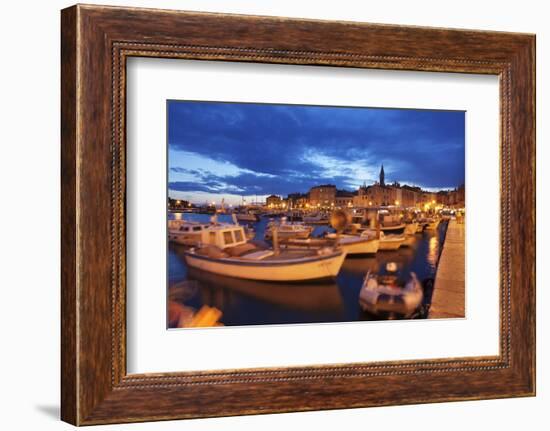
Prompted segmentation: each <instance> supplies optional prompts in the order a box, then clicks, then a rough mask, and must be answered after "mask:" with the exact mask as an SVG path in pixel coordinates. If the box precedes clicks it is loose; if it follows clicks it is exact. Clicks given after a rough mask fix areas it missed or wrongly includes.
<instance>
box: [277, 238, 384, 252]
mask: <svg viewBox="0 0 550 431" xmlns="http://www.w3.org/2000/svg"><path fill="white" fill-rule="evenodd" d="M378 243H379V241H378V240H377V239H376V238H366V237H360V236H351V235H341V236H340V237H339V238H338V239H337V238H336V234H328V235H327V236H326V237H325V238H308V239H288V240H281V244H282V245H283V246H284V247H286V248H304V247H305V248H319V247H326V246H336V247H340V248H342V249H343V250H344V251H345V252H346V254H347V256H352V255H369V254H376V252H377V251H378Z"/></svg>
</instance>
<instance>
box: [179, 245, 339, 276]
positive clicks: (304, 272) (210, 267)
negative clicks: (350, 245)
mask: <svg viewBox="0 0 550 431" xmlns="http://www.w3.org/2000/svg"><path fill="white" fill-rule="evenodd" d="M345 258H346V253H345V252H343V251H338V252H334V253H331V254H329V255H325V256H313V257H305V258H298V259H292V260H270V261H250V262H248V261H245V260H243V259H237V258H211V257H207V256H202V255H198V254H195V253H193V252H191V251H189V252H186V253H185V262H186V263H187V265H189V266H190V267H192V268H197V269H201V270H203V271H207V272H211V273H214V274H219V275H224V276H226V277H234V278H242V279H246V280H261V281H282V282H299V281H307V280H319V279H326V278H333V277H336V275H337V274H338V272H339V271H340V267H341V266H342V263H343V262H344V259H345Z"/></svg>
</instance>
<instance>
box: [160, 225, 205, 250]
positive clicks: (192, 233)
mask: <svg viewBox="0 0 550 431" xmlns="http://www.w3.org/2000/svg"><path fill="white" fill-rule="evenodd" d="M210 227H211V223H198V222H192V221H187V220H168V240H169V241H171V242H174V243H176V244H181V245H197V244H198V243H199V242H200V240H201V235H202V232H203V231H204V230H207V229H208V228H210Z"/></svg>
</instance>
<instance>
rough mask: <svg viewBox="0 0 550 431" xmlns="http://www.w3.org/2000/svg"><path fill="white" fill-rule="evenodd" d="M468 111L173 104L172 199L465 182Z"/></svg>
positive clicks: (233, 200)
mask: <svg viewBox="0 0 550 431" xmlns="http://www.w3.org/2000/svg"><path fill="white" fill-rule="evenodd" d="M464 121H465V113H464V112H462V111H435V110H408V109H379V108H348V107H330V106H322V107H320V106H307V105H272V104H255V103H220V102H194V101H169V102H168V182H169V184H168V189H169V196H171V197H174V198H178V199H187V200H191V201H192V202H194V203H204V202H205V201H208V202H212V201H214V202H217V203H219V202H220V201H221V199H222V198H225V202H227V203H229V204H238V203H240V202H241V199H242V196H244V198H245V199H246V201H248V202H251V201H252V200H254V199H255V196H257V197H258V200H260V199H263V198H265V196H267V195H270V194H278V195H287V194H288V193H292V192H307V191H308V190H309V188H310V187H312V186H314V185H317V184H322V183H332V184H336V186H337V187H338V188H341V189H347V190H355V189H357V187H358V186H359V185H361V184H363V182H366V183H367V184H370V183H372V182H373V181H375V180H376V179H377V178H378V172H379V170H380V165H381V164H384V170H385V173H386V182H393V181H399V182H400V183H401V184H411V185H418V186H421V187H423V188H427V189H431V190H433V189H449V188H454V187H456V186H458V185H460V184H462V183H464V157H465V153H464V143H465V141H464V131H465V129H464Z"/></svg>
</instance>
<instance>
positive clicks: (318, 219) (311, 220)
mask: <svg viewBox="0 0 550 431" xmlns="http://www.w3.org/2000/svg"><path fill="white" fill-rule="evenodd" d="M302 221H303V222H304V223H305V224H328V223H329V220H328V217H327V216H326V215H325V214H321V213H318V214H314V215H307V216H306V215H305V216H303V217H302Z"/></svg>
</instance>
